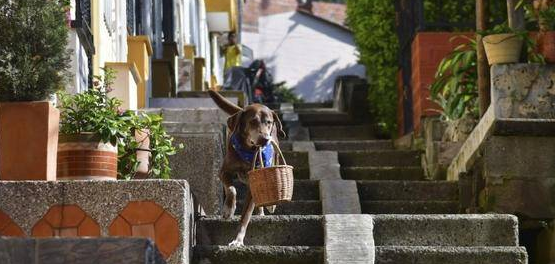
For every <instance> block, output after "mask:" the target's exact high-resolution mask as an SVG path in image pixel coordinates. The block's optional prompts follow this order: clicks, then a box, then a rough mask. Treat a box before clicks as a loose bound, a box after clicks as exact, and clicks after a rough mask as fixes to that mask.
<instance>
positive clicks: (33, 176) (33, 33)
mask: <svg viewBox="0 0 555 264" xmlns="http://www.w3.org/2000/svg"><path fill="white" fill-rule="evenodd" d="M65 6H66V3H65V1H64V3H62V1H56V0H52V1H44V0H22V1H2V3H1V4H0V29H1V30H0V32H1V33H0V179H3V180H55V179H56V153H57V144H58V129H59V125H58V123H59V112H58V110H57V109H55V107H54V106H53V105H52V104H51V103H50V102H48V101H47V100H48V99H49V98H50V96H51V95H52V94H54V93H55V92H56V91H57V90H59V89H60V88H63V86H64V84H65V77H66V75H67V74H66V70H67V68H68V67H69V53H68V50H67V48H66V47H67V34H68V29H67V25H66V21H65Z"/></svg>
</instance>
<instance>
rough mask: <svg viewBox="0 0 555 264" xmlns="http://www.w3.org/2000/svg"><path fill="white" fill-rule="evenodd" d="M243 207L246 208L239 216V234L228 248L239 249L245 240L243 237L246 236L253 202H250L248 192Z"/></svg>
mask: <svg viewBox="0 0 555 264" xmlns="http://www.w3.org/2000/svg"><path fill="white" fill-rule="evenodd" d="M245 205H248V206H245V208H244V209H243V213H242V214H241V222H240V226H239V232H237V236H236V237H235V240H233V241H232V242H231V243H229V245H230V246H235V247H241V246H243V245H244V244H243V240H244V239H245V235H246V234H247V227H248V226H249V222H250V221H251V216H252V212H253V211H254V202H253V201H252V195H251V192H250V190H249V191H247V199H245Z"/></svg>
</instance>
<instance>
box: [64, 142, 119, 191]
mask: <svg viewBox="0 0 555 264" xmlns="http://www.w3.org/2000/svg"><path fill="white" fill-rule="evenodd" d="M117 170H118V148H117V146H114V145H112V144H110V143H103V142H102V141H100V139H99V138H98V137H97V136H95V135H94V134H92V133H82V134H71V135H67V134H65V135H64V134H63V135H60V139H59V144H58V180H117V176H118V173H117Z"/></svg>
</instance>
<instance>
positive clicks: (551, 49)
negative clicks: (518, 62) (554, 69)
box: [517, 0, 555, 63]
mask: <svg viewBox="0 0 555 264" xmlns="http://www.w3.org/2000/svg"><path fill="white" fill-rule="evenodd" d="M521 6H522V7H523V8H524V10H525V11H526V19H527V22H531V23H534V24H536V25H537V28H538V34H537V35H536V41H537V43H538V51H539V52H540V53H541V54H542V55H543V57H544V58H545V61H546V62H548V63H555V1H553V0H527V1H525V0H521V1H519V3H518V5H517V8H520V7H521Z"/></svg>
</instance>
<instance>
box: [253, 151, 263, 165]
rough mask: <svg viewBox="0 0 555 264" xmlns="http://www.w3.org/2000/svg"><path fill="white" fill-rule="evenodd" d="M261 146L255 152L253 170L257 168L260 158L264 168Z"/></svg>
mask: <svg viewBox="0 0 555 264" xmlns="http://www.w3.org/2000/svg"><path fill="white" fill-rule="evenodd" d="M260 151H261V150H260V148H257V149H256V152H255V153H254V157H253V158H252V170H255V169H256V159H257V158H258V159H260V166H262V168H264V162H263V161H262V155H261V154H260Z"/></svg>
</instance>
